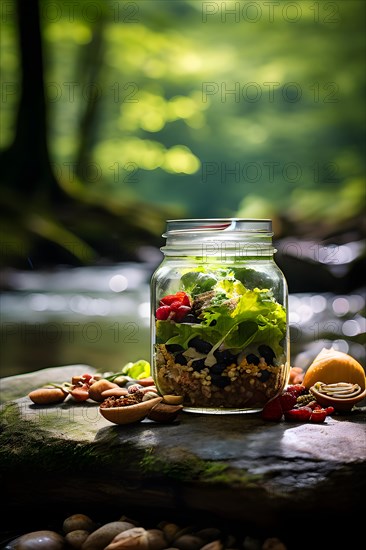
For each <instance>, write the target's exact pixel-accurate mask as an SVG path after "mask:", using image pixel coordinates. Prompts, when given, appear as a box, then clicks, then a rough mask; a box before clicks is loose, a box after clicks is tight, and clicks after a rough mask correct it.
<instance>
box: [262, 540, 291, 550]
mask: <svg viewBox="0 0 366 550" xmlns="http://www.w3.org/2000/svg"><path fill="white" fill-rule="evenodd" d="M262 550H287V548H286V546H285V545H284V544H283V542H281V541H280V540H279V539H277V538H275V537H272V538H269V539H266V540H265V541H264V543H263V546H262Z"/></svg>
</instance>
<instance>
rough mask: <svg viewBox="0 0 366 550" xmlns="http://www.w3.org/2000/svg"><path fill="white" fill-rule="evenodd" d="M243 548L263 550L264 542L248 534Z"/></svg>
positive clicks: (246, 549) (245, 549)
mask: <svg viewBox="0 0 366 550" xmlns="http://www.w3.org/2000/svg"><path fill="white" fill-rule="evenodd" d="M243 549H244V550H261V549H262V543H261V541H260V540H258V539H255V538H253V537H249V536H246V537H245V539H244V542H243Z"/></svg>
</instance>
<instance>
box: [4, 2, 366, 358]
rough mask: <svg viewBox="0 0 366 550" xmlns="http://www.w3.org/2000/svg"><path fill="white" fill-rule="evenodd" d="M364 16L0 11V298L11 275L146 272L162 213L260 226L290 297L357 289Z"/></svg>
mask: <svg viewBox="0 0 366 550" xmlns="http://www.w3.org/2000/svg"><path fill="white" fill-rule="evenodd" d="M365 12H366V4H365V2H363V1H355V0H350V1H347V2H341V1H338V2H328V1H317V2H312V1H311V2H310V1H301V2H285V1H277V2H272V1H268V2H267V1H255V2H249V1H246V0H245V1H244V0H243V1H229V0H227V1H226V2H224V1H212V2H206V1H199V0H175V1H160V0H158V1H150V0H135V1H118V0H93V1H89V0H76V1H69V0H55V1H50V0H38V1H37V0H27V1H22V0H18V1H16V0H1V60H0V63H1V73H2V85H1V102H0V116H1V137H0V147H1V157H0V158H1V163H2V168H1V175H0V178H1V210H2V211H1V217H2V237H1V263H2V267H3V273H4V274H5V275H4V277H3V282H2V286H3V288H5V289H8V290H9V289H10V290H12V289H13V290H16V289H17V288H18V287H17V283H16V282H15V280H16V277H15V275H14V274H15V271H14V270H22V271H25V272H27V273H28V272H29V273H30V274H32V273H33V274H34V271H35V270H39V269H55V268H57V267H59V266H70V267H74V268H80V267H82V266H84V267H90V266H103V265H115V264H116V262H117V263H118V262H142V263H144V262H145V263H146V262H147V263H148V265H149V266H150V267H153V266H154V265H157V263H158V262H159V261H160V256H159V254H160V253H159V252H158V247H159V246H161V245H162V243H163V241H162V237H161V234H162V232H163V230H164V227H165V220H166V219H169V218H175V217H236V216H239V217H269V218H272V219H273V220H274V230H275V237H276V239H277V240H278V250H279V252H278V263H279V264H280V267H282V268H283V269H284V271H285V274H286V276H287V277H288V280H289V286H290V291H292V292H308V291H314V292H326V291H329V292H335V293H337V292H338V293H340V292H343V293H351V292H354V291H355V290H356V291H357V292H358V293H359V294H360V291H359V289H360V288H361V287H362V285H363V276H364V267H365V263H364V259H365V241H364V238H365V216H364V211H365V210H364V209H365V151H366V148H365V137H366V133H365V125H366V112H365V110H366V105H365V88H366V86H365V75H366V70H365V69H366V65H365V54H366V43H365V21H366V18H365V15H366V13H365ZM304 262H305V264H306V262H308V263H307V264H306V265H307V267H308V271H306V270H304ZM9 270H10V271H9ZM12 270H13V271H12ZM9 274H10V275H9ZM122 286H123V285H122ZM22 288H23V290H24V289H25V290H26V289H27V288H29V289H30V290H32V289H33V290H34V285H33V287H32V285H31V284H29V285H28V287H27V284H25V283H24V284H23V287H22ZM18 289H19V288H18ZM84 290H88V282H87V280H86V279H85V289H84ZM122 290H123V289H122ZM362 307H364V301H363V306H362V304H361V306H360V304H359V305H358V306H357V308H358V309H357V308H356V310H357V312H359V311H360V308H361V309H362ZM51 309H52V308H51ZM54 309H55V308H54ZM56 309H57V308H56ZM39 311H40V310H39ZM348 311H350V312H351V313H352V308H351V307H350V308H349V310H347V312H348ZM33 314H34V311H33ZM11 319H12V318H11ZM363 319H364V317H363ZM352 330H353V332H355V330H356V329H352ZM352 330H351V332H352ZM363 330H364V329H363ZM349 331H350V330H349ZM360 332H362V330H361V329H360V330H358V332H357V331H356V333H355V334H353V336H354V337H355V338H356V339H357V338H359V334H360ZM346 336H347V334H346ZM348 336H352V334H350V335H348ZM7 341H8V340H7ZM81 358H82V356H81ZM8 359H9V358H8ZM73 359H74V358H73ZM14 362H16V361H15V360H14Z"/></svg>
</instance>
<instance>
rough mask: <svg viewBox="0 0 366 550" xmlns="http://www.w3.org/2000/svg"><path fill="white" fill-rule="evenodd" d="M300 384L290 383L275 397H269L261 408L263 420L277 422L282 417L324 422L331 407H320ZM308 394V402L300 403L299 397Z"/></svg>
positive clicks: (331, 410)
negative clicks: (269, 399)
mask: <svg viewBox="0 0 366 550" xmlns="http://www.w3.org/2000/svg"><path fill="white" fill-rule="evenodd" d="M306 392H307V390H306V388H305V386H303V385H302V384H292V385H290V386H288V387H287V388H286V390H285V391H284V392H283V393H282V394H281V395H280V396H278V397H276V398H275V399H271V401H269V402H268V403H267V404H266V405H265V406H264V408H263V410H262V412H261V417H262V418H263V420H270V421H272V422H279V421H280V420H282V418H284V419H285V420H287V421H290V422H313V423H320V422H324V420H325V419H326V417H327V416H328V415H331V414H333V413H334V408H333V407H327V408H325V409H324V408H322V407H321V406H320V405H319V404H318V403H317V402H316V401H315V399H311V395H310V394H307V393H306ZM305 395H308V396H309V402H308V403H307V404H306V405H301V400H299V397H303V396H305Z"/></svg>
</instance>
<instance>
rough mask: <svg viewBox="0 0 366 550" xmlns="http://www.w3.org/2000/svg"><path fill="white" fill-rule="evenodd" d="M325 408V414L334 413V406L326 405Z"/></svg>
mask: <svg viewBox="0 0 366 550" xmlns="http://www.w3.org/2000/svg"><path fill="white" fill-rule="evenodd" d="M325 410H326V411H327V414H329V415H330V414H333V413H334V407H327V408H326V409H325Z"/></svg>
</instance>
